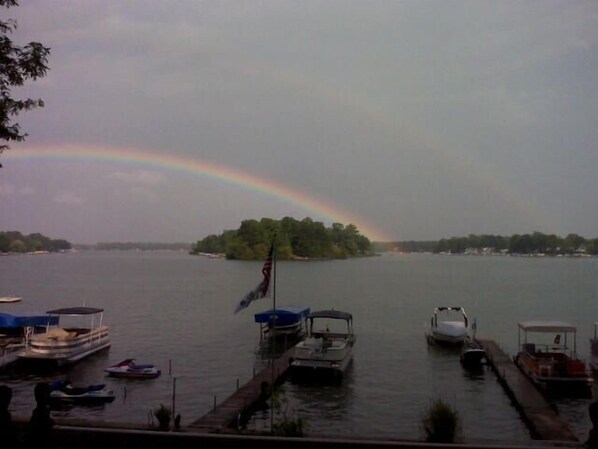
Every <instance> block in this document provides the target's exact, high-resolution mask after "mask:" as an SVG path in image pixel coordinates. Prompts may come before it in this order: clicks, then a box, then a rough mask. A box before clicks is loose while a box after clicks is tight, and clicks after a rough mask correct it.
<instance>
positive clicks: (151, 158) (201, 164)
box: [3, 145, 396, 241]
mask: <svg viewBox="0 0 598 449" xmlns="http://www.w3.org/2000/svg"><path fill="white" fill-rule="evenodd" d="M3 157H4V158H5V161H7V162H8V161H9V160H26V159H36V160H49V161H51V160H67V161H69V160H70V161H78V160H82V161H90V160H91V161H98V162H108V163H121V164H132V165H140V166H145V167H150V168H155V169H159V170H170V171H178V172H185V173H191V174H194V175H198V176H205V177H208V178H210V179H214V180H218V181H223V182H226V183H229V184H233V185H237V186H241V187H244V188H249V189H250V190H253V191H255V192H258V193H261V194H265V195H268V196H270V197H273V198H276V199H279V200H282V201H285V202H288V203H291V204H294V205H296V206H298V207H300V208H301V209H304V210H305V211H306V212H309V213H313V214H316V215H317V217H318V218H321V219H324V220H325V221H329V222H331V223H332V222H338V223H343V224H344V225H348V224H351V223H352V224H354V225H355V226H357V228H358V229H359V232H360V233H361V234H362V235H364V236H366V237H368V238H369V239H370V240H374V241H392V240H396V239H393V237H391V236H389V235H388V234H387V233H385V232H384V231H381V230H380V229H378V228H377V227H376V226H374V225H372V224H369V223H367V222H366V221H365V220H363V219H360V218H359V217H356V216H355V215H351V214H349V213H347V212H345V211H343V210H341V209H340V208H338V207H336V206H334V205H332V204H330V203H328V202H326V201H324V200H321V199H318V198H314V197H312V196H309V195H306V194H305V193H303V192H301V191H299V190H297V189H293V188H290V187H288V186H285V185H283V184H280V183H276V182H273V181H271V180H268V179H265V178H263V177H261V176H260V177H258V176H255V175H252V174H250V173H247V172H244V171H241V170H239V169H236V168H232V167H225V166H223V165H217V164H214V163H211V162H207V161H202V160H199V159H197V158H190V157H184V156H180V155H177V156H174V155H171V154H165V153H153V152H151V151H146V150H139V149H131V148H121V147H102V146H80V145H53V146H27V147H18V148H17V147H15V148H14V149H12V150H10V151H7V152H5V153H4V155H3Z"/></svg>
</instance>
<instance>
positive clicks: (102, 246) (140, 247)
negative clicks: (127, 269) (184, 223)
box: [77, 242, 191, 251]
mask: <svg viewBox="0 0 598 449" xmlns="http://www.w3.org/2000/svg"><path fill="white" fill-rule="evenodd" d="M190 246H191V245H190V244H189V243H152V242H100V243H96V244H95V245H77V248H79V249H88V250H97V251H181V250H184V251H189V247H190Z"/></svg>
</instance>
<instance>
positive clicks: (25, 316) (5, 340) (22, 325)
mask: <svg viewBox="0 0 598 449" xmlns="http://www.w3.org/2000/svg"><path fill="white" fill-rule="evenodd" d="M57 324H58V317H57V316H50V315H45V314H44V315H40V314H34V313H21V314H18V315H15V314H9V313H0V366H6V365H8V364H10V363H12V362H14V361H15V360H17V358H18V357H17V353H18V351H20V350H22V349H23V348H24V346H25V337H26V335H27V334H28V333H29V334H33V333H35V332H42V331H43V330H44V329H45V328H46V327H47V326H48V325H50V326H55V325H57Z"/></svg>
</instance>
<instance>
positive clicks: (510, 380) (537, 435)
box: [478, 340, 579, 442]
mask: <svg viewBox="0 0 598 449" xmlns="http://www.w3.org/2000/svg"><path fill="white" fill-rule="evenodd" d="M478 341H479V342H480V343H481V344H482V346H483V347H484V349H485V350H486V357H487V359H488V363H489V365H490V367H491V368H492V370H493V371H494V373H495V374H496V376H497V377H498V381H499V382H500V384H501V385H502V386H503V388H504V389H505V391H506V393H507V395H508V396H509V397H510V398H511V400H512V401H513V404H514V405H515V408H517V410H518V411H519V413H520V414H521V416H522V418H523V420H524V422H525V423H526V425H527V427H528V428H529V430H530V433H531V435H532V438H534V439H538V440H551V441H568V442H579V440H578V439H577V437H576V436H575V434H574V433H573V432H572V431H571V429H570V428H569V426H568V425H567V423H566V422H565V421H564V420H563V419H561V417H560V416H559V415H558V414H557V412H556V411H555V410H554V409H553V408H552V407H551V406H550V404H549V403H548V402H547V401H546V399H545V398H544V396H542V394H541V393H540V392H539V391H538V389H537V388H536V387H535V385H534V384H533V383H532V382H531V381H530V380H529V379H528V378H527V376H525V375H524V374H523V373H522V372H521V371H520V370H519V368H517V366H516V365H515V363H514V362H513V361H512V360H511V358H510V357H509V356H508V355H507V354H505V352H504V351H503V350H502V349H501V348H500V347H499V346H498V345H497V344H496V343H495V342H494V341H492V340H478Z"/></svg>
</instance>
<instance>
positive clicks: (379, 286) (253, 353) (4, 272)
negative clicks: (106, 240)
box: [0, 252, 598, 443]
mask: <svg viewBox="0 0 598 449" xmlns="http://www.w3.org/2000/svg"><path fill="white" fill-rule="evenodd" d="M261 265H262V264H261V263H260V262H235V261H227V260H224V259H208V258H204V257H196V256H190V255H187V254H185V253H179V252H82V253H76V254H60V255H43V256H14V257H0V295H2V296H9V295H16V296H22V297H23V298H24V299H23V301H22V302H20V303H14V304H1V305H0V311H3V312H8V313H11V312H15V313H16V312H44V311H46V310H49V309H53V308H57V307H68V306H76V305H82V304H85V305H87V306H95V307H103V308H104V309H105V314H104V321H105V323H106V324H108V325H109V326H110V328H111V337H112V346H111V348H110V350H109V351H105V352H103V353H101V354H97V355H95V356H93V357H91V358H89V359H86V360H84V361H82V362H80V363H78V364H77V365H75V366H73V367H71V368H69V369H67V370H63V371H55V372H49V373H39V372H32V371H29V370H27V371H25V370H24V368H22V367H19V368H18V369H13V370H11V371H9V372H8V373H4V374H2V376H1V377H0V382H3V383H6V384H9V385H10V386H12V387H13V389H14V396H13V401H12V404H11V411H12V412H13V414H15V415H29V414H30V413H31V410H32V409H33V407H34V400H33V385H34V384H35V382H37V381H39V380H40V379H44V380H53V379H59V378H65V377H68V378H70V379H71V380H72V381H73V383H75V384H91V383H107V384H108V385H109V386H110V387H111V388H112V389H114V391H115V393H116V395H117V398H116V400H115V401H114V402H113V403H111V404H107V405H105V406H101V407H91V408H89V407H86V408H83V407H74V408H72V409H70V410H60V411H55V412H54V414H55V415H56V416H69V417H83V418H91V419H101V420H106V421H120V422H128V423H146V422H148V419H149V415H148V412H149V411H150V410H151V409H153V408H155V407H157V406H159V405H160V404H161V403H164V404H165V405H169V406H170V405H171V404H172V392H173V384H174V379H175V378H176V404H175V405H176V412H177V413H181V415H182V418H183V419H182V424H183V426H184V425H185V424H189V423H190V422H192V421H194V420H195V419H197V418H199V417H200V416H202V415H203V414H204V413H206V412H207V411H209V410H210V408H211V407H212V405H213V403H214V400H215V398H216V401H218V402H219V401H220V400H222V399H224V398H225V397H226V396H228V395H229V394H231V393H232V392H233V391H234V389H235V388H236V385H237V382H240V383H241V384H242V383H244V382H246V381H247V380H249V379H250V378H251V376H252V375H253V371H254V370H258V369H260V368H261V366H263V363H264V362H263V360H262V359H261V357H260V355H259V352H258V343H259V327H258V325H257V324H255V323H254V321H253V313H256V312H259V311H261V310H264V309H267V308H270V306H271V301H270V300H269V299H263V300H260V301H259V302H257V303H253V304H251V305H250V307H249V308H248V309H245V310H243V311H241V312H240V313H238V314H236V315H234V314H233V310H234V308H235V306H236V304H237V303H238V301H239V300H240V298H241V297H242V296H243V295H244V294H245V293H246V292H247V291H249V290H250V289H251V288H253V287H254V286H255V285H256V284H257V283H258V282H259V281H260V280H261ZM276 298H277V299H276V300H277V305H305V306H309V307H311V308H312V310H317V309H327V308H335V309H338V310H345V311H348V312H351V313H352V314H353V316H354V325H355V331H356V334H357V336H358V338H357V344H356V346H355V359H354V363H353V365H352V366H351V367H350V368H349V371H348V372H347V375H346V378H345V379H344V382H343V383H342V384H341V385H302V384H292V383H291V382H286V383H285V384H284V388H285V397H286V398H287V400H288V406H289V414H291V415H292V416H295V415H297V416H302V417H304V418H305V419H306V421H307V431H308V432H309V433H312V434H321V435H341V436H345V437H352V436H355V437H357V436H358V437H374V438H396V439H420V438H421V437H422V430H421V425H420V423H421V418H422V416H423V414H424V413H425V411H426V409H427V408H428V407H429V405H430V404H431V403H432V402H433V401H434V400H436V399H438V398H442V399H443V400H445V401H446V402H448V403H449V404H451V405H452V406H453V407H454V408H455V409H456V410H457V411H458V412H459V415H460V417H461V423H462V424H461V428H462V435H463V440H464V441H488V442H499V443H505V442H506V443H509V442H510V443H515V442H520V443H521V442H523V443H525V442H529V441H530V437H529V434H528V431H527V430H526V428H525V426H524V425H523V423H522V422H521V420H520V418H519V415H518V414H517V412H516V411H515V409H514V408H513V407H512V405H511V404H510V402H509V400H508V398H507V397H506V395H505V394H504V392H503V390H502V388H501V387H500V385H499V384H498V383H497V381H496V378H495V376H494V375H493V374H492V373H491V372H482V373H481V374H478V375H470V374H468V373H467V372H466V371H464V370H463V369H462V368H461V365H460V363H459V358H458V354H455V353H451V352H446V351H439V350H437V349H435V348H429V347H428V345H427V343H426V340H425V338H424V332H425V323H426V322H428V321H429V318H430V316H431V313H432V311H433V309H434V307H436V306H439V305H453V306H456V305H459V306H463V307H464V308H465V310H466V311H467V313H468V315H469V316H470V318H474V317H475V318H476V320H477V329H478V331H477V332H478V336H479V337H480V338H489V339H493V340H495V341H497V342H498V343H499V345H500V346H502V347H503V348H504V349H505V350H506V351H507V352H508V353H510V354H514V353H515V352H516V350H517V322H518V321H523V320H530V319H558V320H564V321H570V322H572V323H573V324H575V325H577V326H578V339H577V349H578V352H579V354H580V355H581V356H583V357H584V358H586V359H587V358H588V357H589V351H590V349H589V342H588V339H589V338H590V336H591V332H592V324H593V322H594V321H597V320H598V300H597V298H598V259H594V258H588V259H564V258H517V257H475V256H441V255H390V254H386V255H383V256H381V257H375V258H367V259H354V260H346V261H317V262H316V261H313V262H280V263H278V265H277V274H276ZM129 357H135V358H136V359H137V360H138V361H139V362H153V363H155V364H157V365H159V366H160V368H162V370H163V375H162V376H161V377H160V378H158V379H156V380H151V381H123V380H118V379H110V378H107V377H105V376H104V373H103V369H104V368H105V367H106V366H108V365H110V364H113V363H116V362H118V361H120V360H122V359H124V358H129ZM594 397H597V394H596V388H595V389H594ZM589 403H590V399H589V398H586V399H569V400H560V401H559V402H558V403H557V406H558V408H559V411H560V413H561V414H562V415H563V416H564V417H566V418H567V419H568V420H569V424H570V425H571V427H572V428H573V430H574V431H575V432H576V433H577V434H578V436H579V437H580V439H582V440H583V439H585V438H586V436H587V431H588V429H589V427H590V423H589V419H588V417H587V407H588V405H589ZM268 425H269V415H268V412H267V411H266V412H263V413H258V414H257V415H256V416H255V417H254V419H252V421H251V422H250V423H249V428H254V429H262V428H267V427H268Z"/></svg>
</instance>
